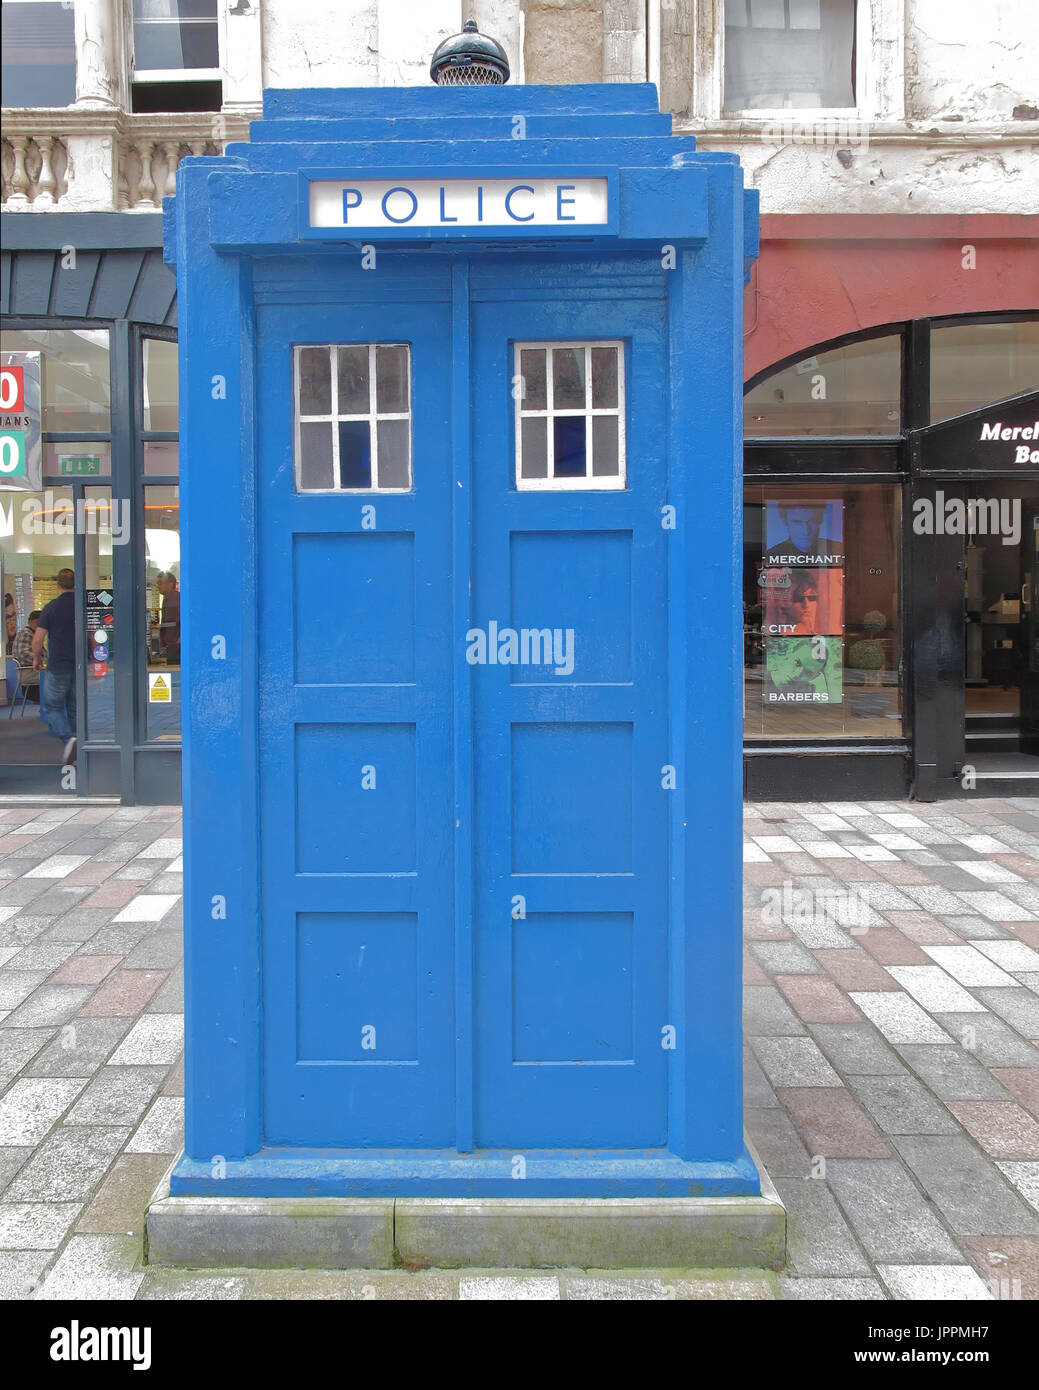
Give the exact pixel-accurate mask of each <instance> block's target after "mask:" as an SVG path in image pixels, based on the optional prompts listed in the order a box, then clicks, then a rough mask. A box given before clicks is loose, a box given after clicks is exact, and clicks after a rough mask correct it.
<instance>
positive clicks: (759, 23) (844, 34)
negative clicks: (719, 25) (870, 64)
mask: <svg viewBox="0 0 1039 1390" xmlns="http://www.w3.org/2000/svg"><path fill="white" fill-rule="evenodd" d="M854 53H855V0H788V3H784V0H725V98H724V106H725V109H726V110H727V111H751V110H781V109H783V108H787V107H789V108H790V109H792V110H811V109H813V108H819V107H852V106H854V105H855V77H854V61H855V59H854Z"/></svg>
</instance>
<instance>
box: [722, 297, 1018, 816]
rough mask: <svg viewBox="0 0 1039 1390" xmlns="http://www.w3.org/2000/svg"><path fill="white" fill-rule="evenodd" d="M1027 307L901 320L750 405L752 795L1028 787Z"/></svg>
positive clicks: (830, 352)
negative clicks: (1010, 310)
mask: <svg viewBox="0 0 1039 1390" xmlns="http://www.w3.org/2000/svg"><path fill="white" fill-rule="evenodd" d="M1037 388H1039V315H1037V314H1035V313H1000V314H989V315H985V314H973V315H969V316H968V315H960V316H957V317H948V318H931V319H913V320H909V321H903V322H896V323H890V324H884V325H881V326H878V327H875V328H871V329H869V330H867V331H866V332H863V333H858V334H854V335H846V336H844V337H842V338H840V339H837V340H835V341H834V340H831V341H830V342H826V343H822V344H820V345H819V346H817V347H813V348H811V349H809V350H808V351H804V350H802V351H799V352H798V353H797V354H796V355H795V356H793V357H791V358H788V359H787V360H785V361H783V362H780V363H778V364H777V365H775V366H772V367H769V368H767V369H765V370H763V371H760V372H758V374H757V375H756V376H754V377H752V378H751V379H750V381H749V383H748V386H747V390H746V394H745V399H744V406H745V410H744V434H745V449H744V471H745V491H744V540H743V545H744V583H743V608H744V755H745V757H744V763H745V779H744V783H745V793H746V795H747V797H748V798H749V799H755V800H766V799H779V800H827V801H838V800H847V801H851V800H859V799H899V798H902V797H905V796H906V795H911V796H914V797H916V798H919V799H922V800H933V799H934V798H936V797H944V796H953V795H969V794H976V795H992V794H1000V795H1015V794H1016V795H1031V794H1035V793H1039V737H1037V735H1039V728H1037V726H1036V720H1037V707H1039V694H1037V689H1036V687H1037V682H1039V648H1037V646H1036V640H1035V624H1036V615H1035V605H1034V598H1033V596H1034V593H1035V583H1036V553H1037V552H1036V545H1037V534H1039V533H1037V531H1036V525H1035V517H1036V513H1037V510H1039V391H1037Z"/></svg>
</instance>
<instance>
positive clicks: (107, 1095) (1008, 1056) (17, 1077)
mask: <svg viewBox="0 0 1039 1390" xmlns="http://www.w3.org/2000/svg"><path fill="white" fill-rule="evenodd" d="M744 829H745V832H746V836H747V841H746V850H745V857H746V861H747V862H746V869H745V885H744V900H745V938H746V967H745V969H746V975H745V985H746V990H745V998H746V1013H745V1031H746V1035H747V1043H748V1048H747V1073H746V1074H747V1095H746V1105H747V1127H748V1129H749V1131H750V1134H751V1137H752V1140H753V1142H754V1143H755V1145H756V1146H757V1149H758V1151H759V1153H760V1155H761V1157H762V1159H763V1161H764V1164H765V1166H766V1168H767V1169H768V1172H769V1174H770V1176H771V1177H772V1179H773V1180H774V1182H775V1183H776V1186H777V1187H778V1188H779V1190H780V1192H781V1193H782V1196H783V1199H784V1201H785V1202H786V1204H787V1207H788V1210H789V1214H790V1230H789V1241H790V1264H789V1267H788V1268H787V1269H786V1270H785V1271H783V1273H782V1275H780V1276H776V1275H772V1274H759V1275H755V1274H753V1273H750V1274H748V1273H742V1272H741V1273H738V1274H737V1273H734V1272H731V1271H730V1272H726V1271H700V1272H697V1271H659V1270H658V1271H631V1272H624V1273H613V1272H611V1273H608V1274H595V1273H594V1272H592V1273H589V1272H582V1271H577V1270H575V1271H564V1272H562V1273H560V1274H559V1275H556V1274H554V1273H551V1274H550V1273H546V1272H534V1273H530V1274H521V1273H516V1272H506V1273H503V1272H501V1271H498V1272H495V1271H466V1272H464V1273H461V1274H455V1273H443V1272H438V1271H428V1272H425V1273H422V1274H407V1273H404V1272H396V1271H387V1272H370V1271H361V1272H356V1273H343V1272H322V1271H317V1272H303V1271H278V1272H269V1273H268V1272H263V1271H242V1270H230V1271H213V1270H206V1271H199V1272H197V1273H195V1272H190V1271H189V1272H182V1271H176V1272H174V1271H165V1270H152V1269H148V1268H146V1267H144V1266H142V1264H141V1233H142V1227H143V1215H144V1209H145V1205H146V1203H147V1200H148V1198H149V1196H150V1195H151V1192H152V1190H153V1188H154V1187H155V1185H156V1183H157V1181H158V1180H159V1178H160V1177H161V1175H162V1174H163V1172H164V1171H165V1170H166V1168H167V1167H168V1166H169V1164H170V1163H171V1161H172V1159H173V1157H174V1155H175V1153H176V1152H177V1151H178V1150H179V1148H180V1146H181V1136H182V1108H183V1100H182V1094H183V1084H182V1070H181V1062H180V1053H181V1047H182V1022H181V1010H182V1006H183V981H182V974H181V968H180V958H181V930H180V928H181V891H182V884H181V861H180V833H181V830H180V811H179V808H177V807H126V808H115V807H112V808H109V807H93V806H87V807H83V808H82V809H80V810H75V809H74V808H71V807H63V806H62V807H45V808H41V807H37V808H33V807H24V808H23V807H19V808H17V809H11V808H7V809H3V808H0V1297H2V1298H27V1297H33V1298H44V1299H48V1298H111V1299H133V1298H138V1299H150V1298H160V1299H166V1298H194V1299H209V1300H212V1299H236V1298H441V1299H450V1298H463V1299H470V1298H471V1299H480V1298H499V1297H509V1298H534V1299H557V1298H571V1299H572V1298H577V1299H588V1298H643V1299H659V1298H691V1299H704V1298H726V1299H732V1298H741V1299H742V1298H769V1299H771V1298H787V1299H806V1298H807V1299H819V1298H823V1299H862V1298H866V1299H884V1298H895V1299H925V1298H936V1297H939V1298H953V1299H961V1298H967V1299H975V1298H977V1299H990V1298H993V1297H997V1298H1000V1297H1002V1298H1011V1297H1020V1298H1025V1299H1035V1298H1039V884H1037V883H1035V882H1034V880H1037V879H1039V800H1025V799H1016V798H1011V799H1009V800H998V801H997V800H980V799H977V800H975V799H970V800H967V799H964V800H962V801H956V802H944V803H937V804H935V805H921V804H916V803H913V804H908V803H887V802H885V803H879V802H868V803H861V804H843V803H828V804H825V805H822V804H814V803H807V804H801V805H796V806H795V805H789V806H788V805H781V804H779V803H770V804H766V805H755V806H748V807H747V808H746V810H745V821H744Z"/></svg>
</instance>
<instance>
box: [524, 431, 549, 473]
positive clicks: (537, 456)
mask: <svg viewBox="0 0 1039 1390" xmlns="http://www.w3.org/2000/svg"><path fill="white" fill-rule="evenodd" d="M520 428H521V430H522V435H521V439H522V443H523V449H522V456H521V459H520V463H521V469H522V471H521V473H520V477H521V478H547V477H548V442H547V441H548V420H547V419H546V418H545V417H544V416H541V417H540V418H538V417H537V416H535V417H534V418H533V419H529V418H528V419H525V420H521V421H520Z"/></svg>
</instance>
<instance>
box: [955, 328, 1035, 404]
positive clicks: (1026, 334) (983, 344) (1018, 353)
mask: <svg viewBox="0 0 1039 1390" xmlns="http://www.w3.org/2000/svg"><path fill="white" fill-rule="evenodd" d="M1037 390H1039V319H1029V320H1024V321H1020V322H1017V323H962V324H947V325H946V324H934V325H933V326H932V328H931V423H932V424H935V423H936V422H937V421H939V420H948V419H950V418H951V417H952V416H954V415H966V414H967V413H968V412H969V411H971V410H980V409H981V408H982V407H983V406H986V405H989V404H990V403H994V402H996V401H1003V400H1006V399H1007V397H1008V396H1020V395H1022V394H1023V393H1024V392H1025V391H1037Z"/></svg>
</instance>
